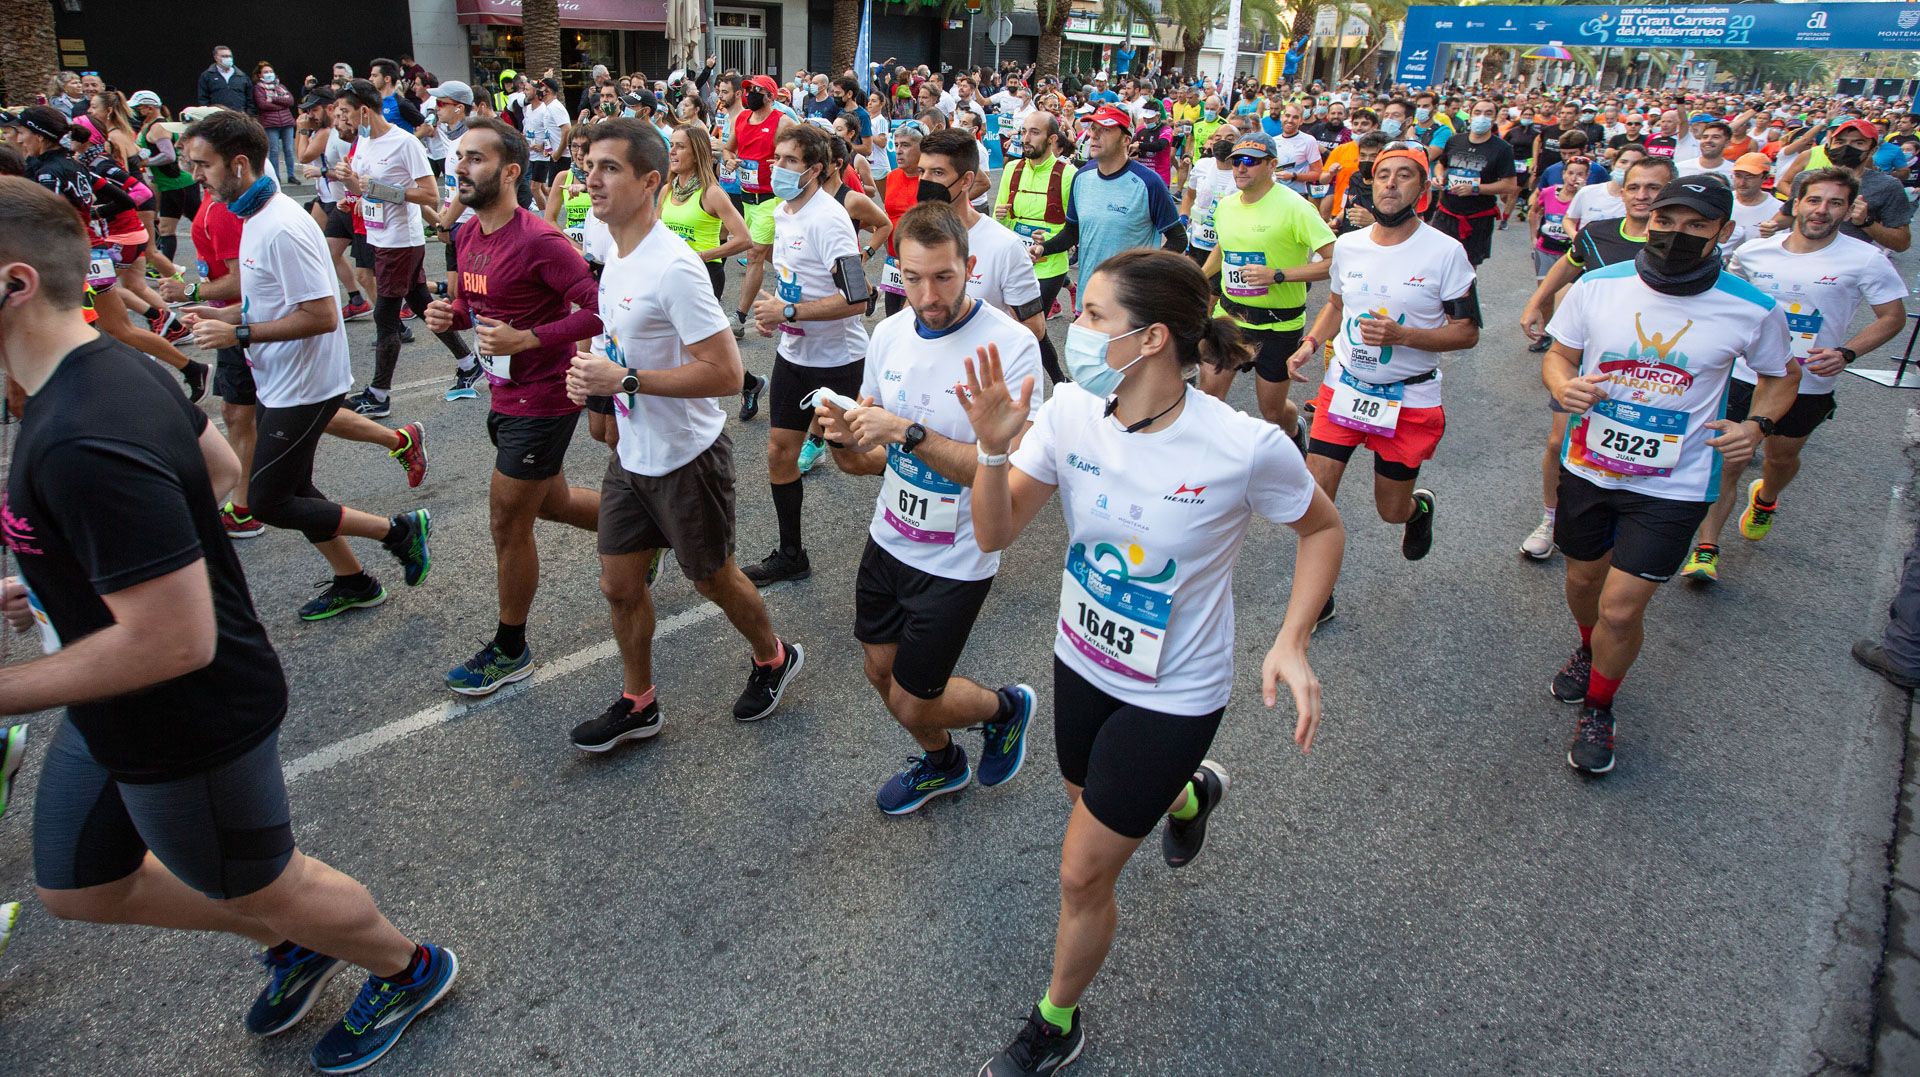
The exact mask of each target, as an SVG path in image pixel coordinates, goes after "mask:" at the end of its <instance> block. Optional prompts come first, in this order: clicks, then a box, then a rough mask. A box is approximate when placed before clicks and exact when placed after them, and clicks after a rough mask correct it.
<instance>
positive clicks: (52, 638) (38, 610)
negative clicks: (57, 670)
mask: <svg viewBox="0 0 1920 1077" xmlns="http://www.w3.org/2000/svg"><path fill="white" fill-rule="evenodd" d="M15 582H16V583H18V584H19V585H20V586H21V587H22V588H24V589H25V590H26V592H27V609H29V610H30V611H32V613H33V626H34V627H35V628H37V629H39V630H40V650H41V651H43V652H45V653H47V654H52V653H53V652H55V651H57V650H59V649H60V631H59V630H58V629H56V628H54V627H53V619H52V618H50V617H48V616H47V608H46V607H45V606H42V605H41V604H40V596H39V595H36V594H34V593H33V588H31V587H28V586H27V581H26V580H25V579H22V578H19V577H15Z"/></svg>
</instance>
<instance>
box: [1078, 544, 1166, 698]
mask: <svg viewBox="0 0 1920 1077" xmlns="http://www.w3.org/2000/svg"><path fill="white" fill-rule="evenodd" d="M1172 614H1173V596H1172V595H1170V594H1166V593H1164V592H1160V591H1152V590H1148V589H1147V588H1145V587H1142V586H1140V585H1139V584H1137V583H1133V582H1130V581H1128V580H1121V579H1115V578H1114V577H1112V576H1109V575H1107V574H1105V573H1103V572H1101V571H1100V570H1099V569H1097V568H1095V567H1094V566H1093V565H1092V563H1091V562H1089V561H1088V560H1087V558H1086V555H1085V553H1083V552H1082V547H1080V546H1079V545H1075V546H1074V547H1073V549H1072V550H1070V551H1068V553H1067V567H1066V571H1064V572H1062V573H1061V574H1060V631H1061V632H1062V633H1064V634H1065V635H1066V637H1067V640H1068V642H1070V643H1072V644H1073V647H1074V649H1075V650H1077V651H1079V652H1080V653H1081V654H1083V655H1085V656H1086V657H1087V658H1088V659H1089V660H1091V661H1092V662H1093V663H1095V664H1096V665H1099V666H1101V667H1102V668H1105V669H1110V670H1112V671H1114V672H1115V673H1118V674H1120V675H1121V676H1124V677H1131V678H1133V679H1134V680H1137V681H1145V682H1147V683H1149V684H1151V683H1153V682H1155V681H1158V680H1159V679H1160V648H1161V646H1162V644H1163V643H1164V642H1165V639H1164V637H1165V636H1166V634H1167V619H1168V618H1169V617H1171V616H1172Z"/></svg>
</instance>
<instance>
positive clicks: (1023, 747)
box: [980, 684, 1036, 789]
mask: <svg viewBox="0 0 1920 1077" xmlns="http://www.w3.org/2000/svg"><path fill="white" fill-rule="evenodd" d="M996 694H997V695H998V696H999V697H1000V698H1001V699H1002V700H1004V701H1006V702H1007V703H1008V704H1010V705H1011V707H1012V713H1011V714H1010V715H1009V716H1008V717H1007V719H1006V720H1005V721H1003V722H988V723H987V724H985V725H983V726H981V727H980V731H981V734H982V737H983V740H984V747H982V748H981V749H980V784H981V785H983V786H986V787H987V788H989V789H991V788H993V787H994V786H996V785H999V784H1000V783H1001V782H1004V781H1008V780H1010V779H1012V777H1013V776H1014V775H1015V774H1018V773H1020V765H1021V764H1022V763H1025V762H1026V761H1027V723H1028V722H1030V721H1032V720H1033V708H1034V704H1035V702H1036V700H1035V699H1034V695H1033V689H1031V688H1029V687H1027V686H1026V685H1024V684H1016V685H1013V686H1012V687H1009V688H1002V689H1000V691H999V692H998V693H996Z"/></svg>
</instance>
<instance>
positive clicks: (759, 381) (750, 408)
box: [740, 374, 807, 456]
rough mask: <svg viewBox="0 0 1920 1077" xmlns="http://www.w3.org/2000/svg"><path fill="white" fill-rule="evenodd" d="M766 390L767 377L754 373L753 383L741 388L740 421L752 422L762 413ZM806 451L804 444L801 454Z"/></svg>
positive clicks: (803, 454)
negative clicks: (762, 397) (761, 400)
mask: <svg viewBox="0 0 1920 1077" xmlns="http://www.w3.org/2000/svg"><path fill="white" fill-rule="evenodd" d="M766 391H767V379H765V378H763V377H760V376H759V375H757V374H756V375H754V378H753V384H752V385H750V386H747V387H746V388H744V389H742V390H740V421H741V422H743V423H750V422H752V421H753V417H754V416H755V415H758V414H760V394H761V393H764V392H766ZM806 453H807V450H806V448H805V447H804V446H802V447H801V449H800V455H802V456H805V455H806Z"/></svg>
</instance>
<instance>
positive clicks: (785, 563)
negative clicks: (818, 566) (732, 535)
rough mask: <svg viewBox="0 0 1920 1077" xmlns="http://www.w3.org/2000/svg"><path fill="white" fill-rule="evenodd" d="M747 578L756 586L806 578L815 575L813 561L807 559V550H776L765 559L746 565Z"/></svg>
mask: <svg viewBox="0 0 1920 1077" xmlns="http://www.w3.org/2000/svg"><path fill="white" fill-rule="evenodd" d="M745 571H746V574H747V579H748V580H749V581H751V582H752V584H753V585H754V586H755V587H765V586H767V585H768V584H773V583H780V582H781V581H783V580H804V579H806V578H807V577H809V576H811V575H813V562H811V561H809V560H807V551H805V550H795V551H794V552H792V553H788V552H787V551H786V550H775V551H773V552H772V553H770V554H768V555H767V559H766V560H765V561H762V562H760V563H759V564H757V565H748V566H747V567H746V570H745Z"/></svg>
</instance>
